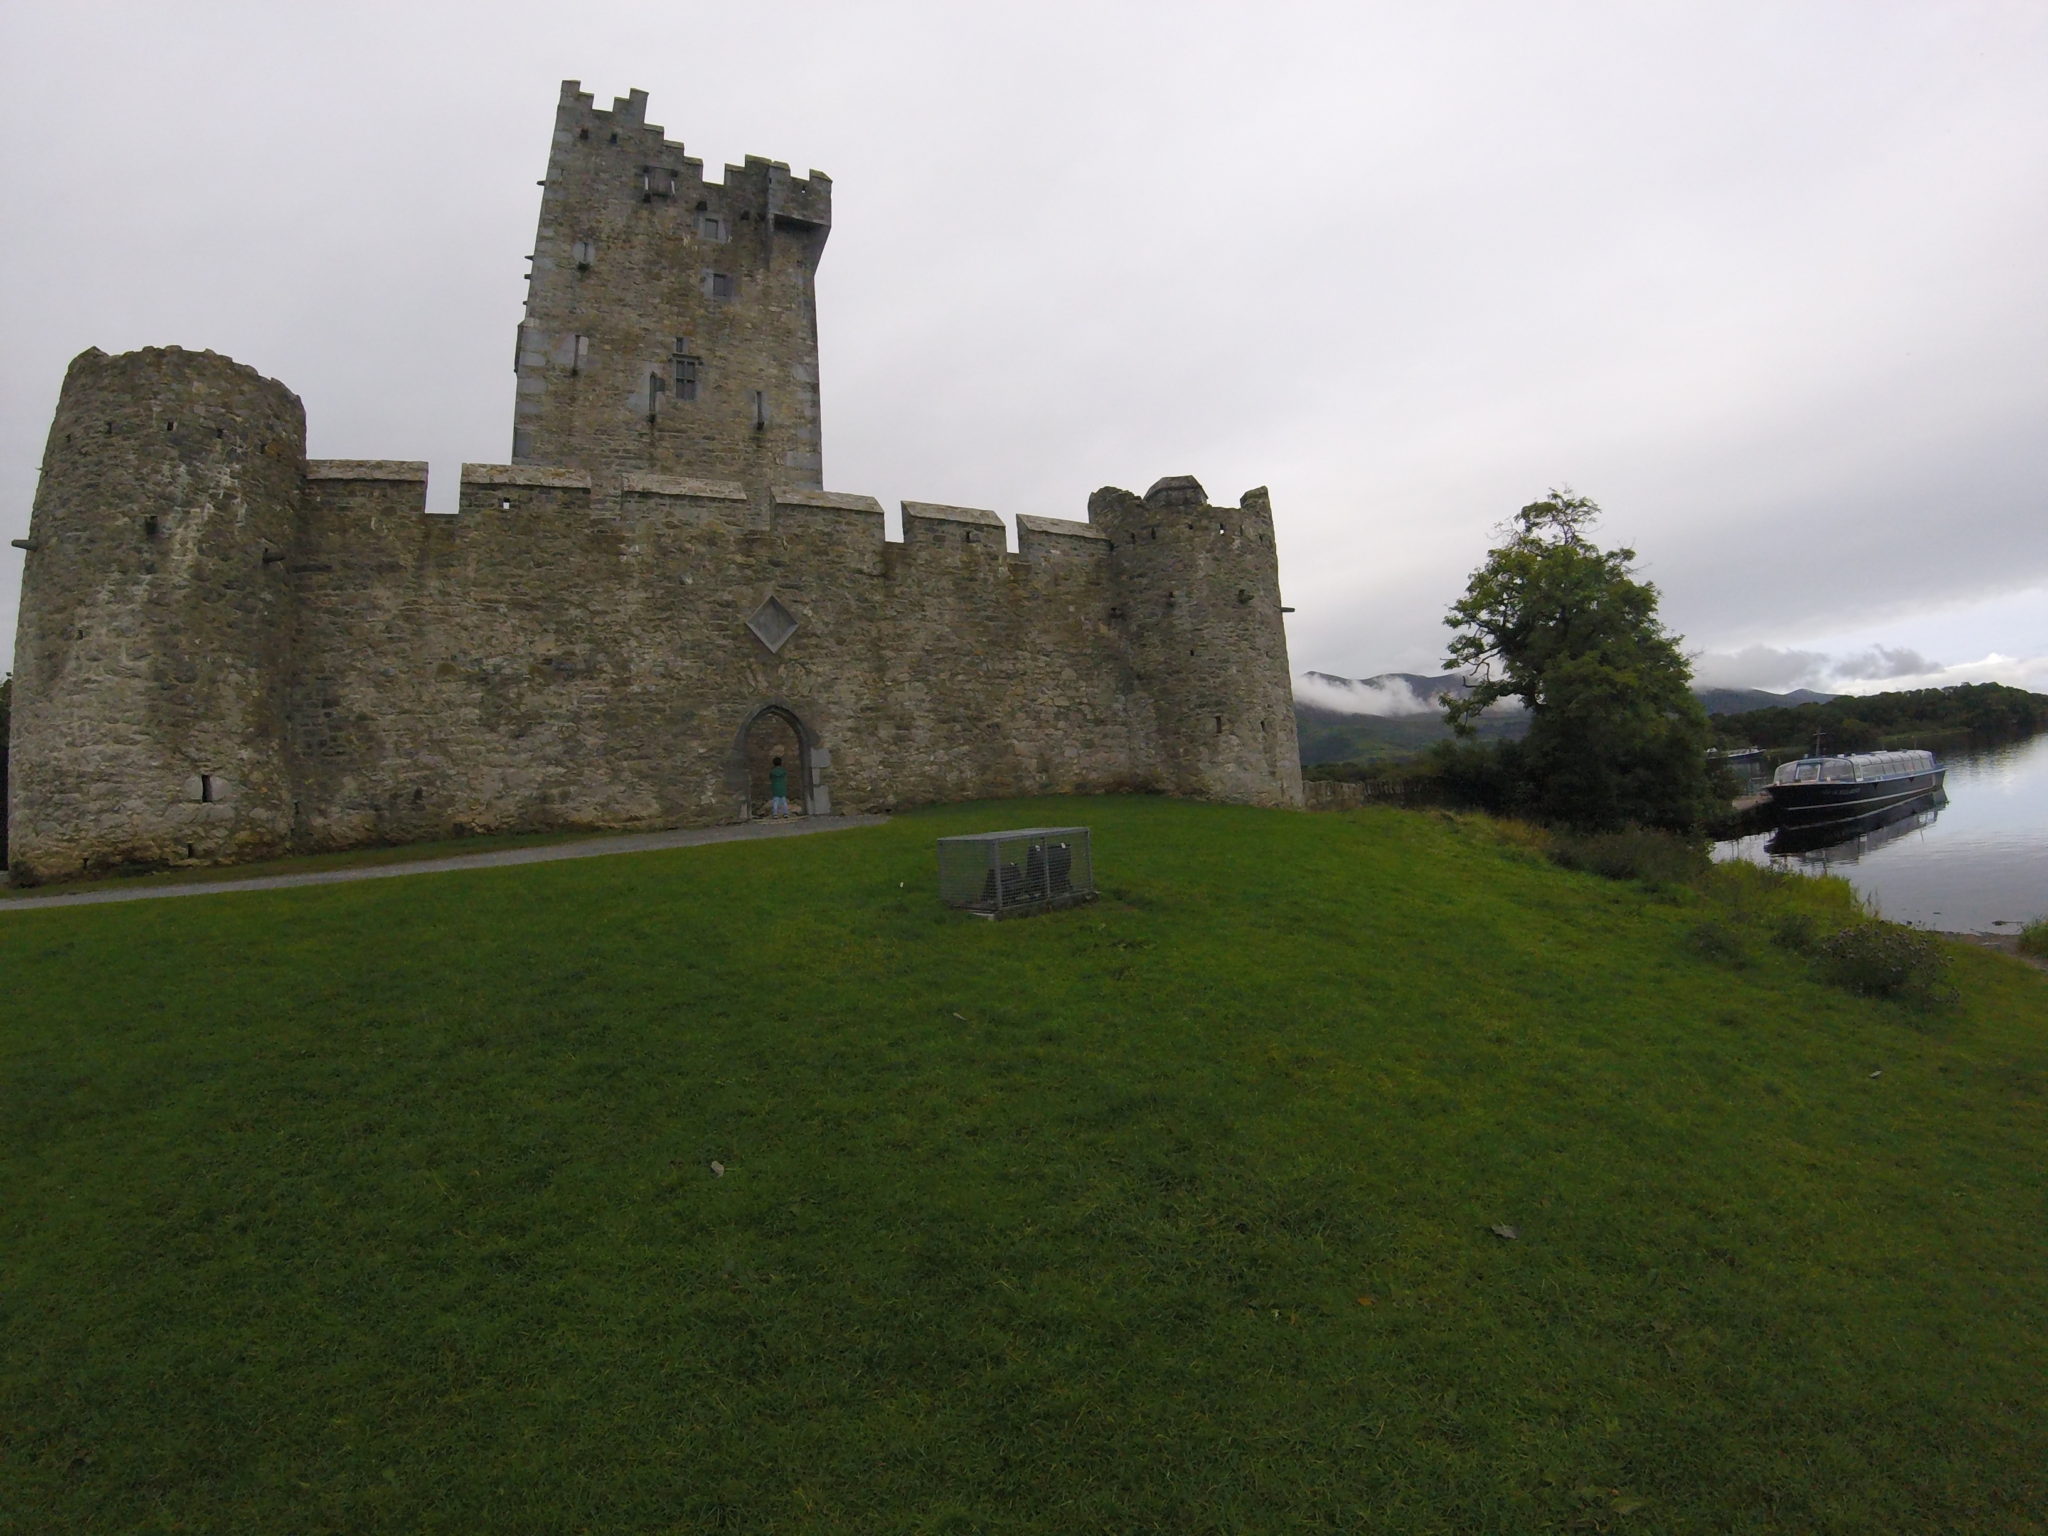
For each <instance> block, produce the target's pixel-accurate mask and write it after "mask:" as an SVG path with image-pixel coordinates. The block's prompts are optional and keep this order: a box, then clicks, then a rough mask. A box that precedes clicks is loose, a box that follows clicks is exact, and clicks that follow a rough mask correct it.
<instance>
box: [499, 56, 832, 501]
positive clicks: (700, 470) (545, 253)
mask: <svg viewBox="0 0 2048 1536" xmlns="http://www.w3.org/2000/svg"><path fill="white" fill-rule="evenodd" d="M544 185H545V188H546V190H545V192H544V193H543V194H542V197H541V208H540V229H539V233H538V234H537V236H536V237H535V240H534V247H533V257H532V260H533V274H532V278H531V283H530V290H529V292H528V295H527V301H526V319H525V321H524V322H523V323H522V324H521V325H520V327H519V345H518V371H519V393H518V401H517V404H516V406H515V407H514V414H513V433H512V460H513V462H514V463H515V464H544V465H551V466H560V467H565V468H574V469H582V470H588V471H589V472H590V473H591V475H592V476H593V477H595V478H596V479H598V480H600V481H605V482H611V483H617V482H618V481H619V480H620V479H621V478H622V477H623V476H625V475H627V474H629V473H634V472H639V473H653V474H656V475H669V476H689V477H692V478H698V479H715V480H722V481H738V482H739V483H741V484H742V485H744V486H746V487H747V488H748V489H749V490H750V491H751V492H753V493H754V494H755V495H756V496H757V497H758V496H763V495H764V493H765V492H766V490H767V489H768V487H770V486H796V487H812V488H816V487H818V486H819V485H821V484H822V480H821V475H822V473H823V471H822V460H821V458H820V445H819V420H818V314H817V301H816V298H815V295H814V291H813V285H812V280H813V277H814V275H815V274H816V272H817V269H818V258H819V256H820V255H821V254H822V253H823V251H824V249H825V237H826V234H827V233H828V232H829V230H830V228H831V224H832V183H831V181H830V180H829V179H827V178H826V177H825V176H823V175H821V174H819V173H818V172H816V171H813V172H812V173H811V175H810V177H809V179H808V180H806V179H804V178H801V177H796V176H792V175H791V174H790V171H789V167H788V166H786V165H783V164H781V163H780V162H778V161H769V160H762V159H757V158H755V157H754V156H751V155H750V156H748V157H747V161H746V164H745V165H741V166H727V167H726V168H725V179H724V181H723V182H716V181H706V180H705V179H704V163H703V161H701V160H694V159H691V158H690V157H689V156H688V155H686V154H684V153H683V146H682V145H680V144H675V143H671V142H669V141H668V140H667V139H666V138H664V137H663V135H662V130H661V129H660V128H659V127H657V126H654V125H652V124H650V123H649V122H648V121H647V93H646V92H645V91H634V92H633V93H632V94H631V95H629V96H626V97H623V98H621V99H619V100H617V101H615V102H613V104H612V108H611V110H610V111H609V112H606V111H601V110H599V109H598V108H596V107H595V106H594V105H593V104H592V99H591V97H590V95H589V94H588V93H587V92H584V91H582V90H580V89H579V88H578V82H576V81H574V80H570V81H565V82H564V83H563V85H562V97H561V102H560V105H559V106H558V107H557V109H556V113H555V138H554V149H553V151H552V153H551V154H550V155H549V157H548V175H547V181H546V182H545V183H544Z"/></svg>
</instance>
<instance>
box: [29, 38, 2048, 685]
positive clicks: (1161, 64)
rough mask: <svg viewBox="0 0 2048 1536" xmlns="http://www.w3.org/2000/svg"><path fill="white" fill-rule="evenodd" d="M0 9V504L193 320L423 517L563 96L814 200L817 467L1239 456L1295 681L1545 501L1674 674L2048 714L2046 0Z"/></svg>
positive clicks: (1070, 463) (1412, 634) (969, 471)
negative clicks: (420, 500)
mask: <svg viewBox="0 0 2048 1536" xmlns="http://www.w3.org/2000/svg"><path fill="white" fill-rule="evenodd" d="M4 15H5V19H4V20H0V29H4V32H0V57H5V58H6V59H7V61H8V63H9V66H10V68H9V71H8V73H9V82H8V89H7V91H6V93H5V95H4V97H0V114H4V121H5V130H6V142H7V143H8V144H9V146H10V151H9V153H8V154H7V155H6V156H5V157H4V158H0V199H4V202H0V206H4V208H5V209H6V213H7V219H6V226H7V229H8V230H9V232H10V234H11V238H10V239H9V240H7V241H6V243H5V253H4V256H0V263H4V268H0V296H4V303H5V312H4V316H0V318H4V321H5V335H6V337H7V340H8V343H9V344H8V346H7V347H6V348H5V349H4V351H0V524H4V525H5V528H6V535H5V536H6V537H9V538H18V537H20V536H22V534H23V533H24V532H25V531H26V529H27V525H28V515H29V506H30V502H31V500H32V498H33V495H34V490H35V482H36V466H37V463H38V462H39V459H40V456H41V453H42V447H43V438H44V434H45V433H46V431H47V430H48V425H49V418H50V413H51V411H52V409H53V407H54V405H55V402H56V395H57V389H58V385H59V383H60V381H61V379H62V377H63V372H64V367H65V364H66V363H67V362H68V360H69V359H70V358H71V357H72V356H73V355H74V354H76V353H77V352H79V351H81V350H83V349H84V348H86V347H88V346H98V347H100V348H102V349H104V350H106V351H109V352H113V351H122V350H127V349H129V348H133V347H138V346H146V345H152V344H155V345H161V344H177V345H180V346H185V347H193V348H200V347H210V348H212V349H214V350H216V351H220V352H225V353H228V354H229V355H231V356H233V357H235V358H237V359H238V360H240V361H242V362H245V363H249V364H251V365H252V366H254V367H256V368H258V369H260V370H261V371H263V372H264V373H266V374H269V375H271V376H273V377H275V378H278V379H281V380H283V381H284V383H286V384H287V385H288V386H290V387H291V388H292V389H293V390H295V391H296V392H297V393H298V394H299V395H300V396H301V397H302V398H303V399H304V400H305V402H306V408H307V414H308V417H309V422H310V437H311V451H312V453H313V455H314V456H316V457H335V458H411V459H427V460H430V461H431V462H432V465H433V476H434V479H433V484H432V488H431V490H430V497H431V499H432V501H433V503H434V504H435V505H436V506H452V504H453V499H454V488H455V484H456V477H457V470H458V466H459V465H460V464H461V463H462V462H463V461H465V460H469V461H482V462H501V461H502V460H503V459H504V458H505V457H506V456H507V455H508V453H509V449H510V441H511V415H512V382H513V377H512V371H511V361H512V340H513V328H514V326H515V324H516V323H517V320H518V318H519V312H520V303H521V300H522V297H523V287H524V285H523V283H522V282H521V276H522V274H523V273H524V271H525V265H524V262H523V261H522V257H523V256H524V254H525V253H526V252H527V251H530V250H531V249H532V240H533V231H534V225H535V222H536V214H537V211H538V197H539V190H538V188H537V187H536V186H535V185H534V183H535V182H536V180H538V179H539V177H540V176H541V175H542V174H543V172H544V170H545V168H546V163H547V152H548V141H549V133H550V130H551V127H552V121H553V112H554V104H555V98H556V93H557V90H558V87H559V82H560V81H562V80H563V79H568V78H574V79H580V80H581V81H582V82H583V85H584V88H585V89H586V90H589V91H592V92H594V93H595V94H596V95H597V97H598V99H599V103H600V104H601V105H602V104H606V103H608V102H609V100H610V99H611V98H612V97H613V96H617V95H623V94H625V92H626V91H627V90H628V89H629V88H633V87H638V88H641V89H644V90H646V91H648V92H649V93H650V96H651V98H652V100H651V102H650V105H649V117H650V119H651V120H652V121H654V122H658V123H661V124H663V125H664V126H665V127H666V128H667V130H668V136H669V137H670V138H671V139H674V140H680V141H682V142H683V143H685V144H687V145H688V146H689V150H690V152H691V153H692V154H694V155H699V156H701V157H703V158H704V159H705V160H706V161H707V163H708V165H709V166H711V167H716V166H718V165H722V164H724V163H726V162H728V161H733V162H736V161H738V160H739V159H740V157H741V156H742V155H743V154H749V153H752V154H759V155H765V156H767V157H769V158H771V159H777V160H786V161H788V162H790V163H791V165H792V166H793V167H794V168H795V169H796V170H798V171H799V172H802V171H804V170H806V169H808V168H809V167H813V166H815V167H817V168H819V169H822V170H824V171H826V172H828V173H829V174H830V175H831V176H832V178H833V187H834V220H835V224H834V228H833V232H832V238H831V242H830V244H829V246H828V247H827V249H826V252H825V259H824V265H823V267H822V269H821V271H820V274H819V307H820V329H821V342H822V351H823V368H824V403H825V478H826V484H827V486H828V487H830V488H832V489H835V490H845V491H858V492H866V493H869V494H872V495H876V496H879V497H880V498H881V499H882V500H883V502H884V503H885V504H887V505H889V506H891V507H893V506H894V505H895V503H896V502H897V501H899V500H903V499H911V500H928V501H940V502H955V503H963V504H966V505H972V506H986V507H992V508H994V509H996V510H997V511H999V512H1001V513H1003V514H1005V515H1006V516H1014V514H1016V513H1019V512H1030V513H1038V514H1042V515H1049V516H1060V517H1083V516H1085V515H1086V512H1085V505H1086V500H1087V496H1088V493H1089V492H1090V491H1091V490H1093V489H1094V488H1095V487H1097V486H1099V485H1103V484H1118V485H1125V486H1129V487H1131V488H1132V489H1135V490H1143V489H1144V488H1145V487H1146V486H1147V485H1149V484H1150V483H1151V482H1152V481H1153V480H1154V479H1156V478H1157V477H1159V476H1161V475H1166V474H1176V473H1192V474H1194V475H1197V476H1198V477H1200V479H1201V480H1202V482H1203V484H1204V485H1206V486H1207V487H1208V488H1209V491H1210V493H1211V496H1212V498H1213V499H1215V500H1218V501H1224V500H1230V501H1234V500H1235V499H1236V497H1237V496H1238V495H1239V493H1241V492H1242V491H1244V490H1245V489H1247V488H1248V487H1250V486H1253V485H1259V484H1265V485H1269V486H1270V487H1271V488H1272V492H1273V500H1274V509H1275V517H1276V520H1277V524H1278V529H1279V540H1280V554H1281V574H1282V580H1283V586H1284V590H1285V596H1286V600H1287V601H1288V602H1289V603H1290V604H1292V605H1293V606H1294V607H1295V608H1296V609H1297V610H1298V611H1297V612H1296V614H1295V615H1294V617H1293V619H1292V620H1291V621H1290V623H1291V628H1290V632H1289V633H1290V650H1291V657H1292V662H1293V667H1294V670H1295V671H1296V672H1302V671H1306V670H1309V669H1311V668H1313V669H1317V670H1321V671H1324V672H1331V673H1337V674H1340V675H1345V676H1361V675H1364V674H1367V673H1372V672H1378V671H1383V670H1395V669H1399V670H1409V671H1422V672H1433V671H1436V670H1438V663H1439V662H1440V660H1441V658H1442V655H1443V643H1444V639H1445V637H1446V632H1445V631H1444V629H1443V628H1442V624H1441V619H1442V615H1443V612H1444V610H1445V608H1446V607H1447V606H1448V605H1449V603H1450V602H1451V601H1452V600H1453V599H1454V598H1455V597H1456V596H1457V595H1458V594H1459V592H1460V591H1461V590H1462V589H1463V585H1464V581H1465V577H1466V576H1467V574H1468V573H1469V572H1470V570H1471V569H1472V567H1473V566H1474V565H1476V564H1477V563H1478V562H1479V561H1480V560H1482V559H1483V558H1484V557H1485V552H1486V549H1487V546H1488V544H1489V542H1491V536H1492V533H1493V530H1494V528H1495V527H1496V525H1498V524H1499V523H1500V522H1501V520H1502V519H1503V518H1505V517H1507V516H1508V515H1510V514H1511V513H1512V512H1513V511H1514V510H1515V508H1517V507H1518V506H1520V505H1521V504H1522V503H1524V502H1526V501H1530V500H1533V499H1535V498H1536V497H1537V496H1539V495H1540V494H1541V493H1542V492H1543V491H1544V490H1545V488H1546V487H1548V486H1552V485H1561V484H1566V483H1569V484H1570V485H1571V486H1573V487H1574V488H1576V489H1577V490H1579V491H1580V492H1582V493H1584V494H1586V495H1589V496H1592V497H1593V498H1595V499H1596V500H1598V501H1599V502H1600V503H1601V504H1602V505H1603V506H1604V507H1605V508H1606V509H1607V517H1606V519H1605V521H1604V523H1603V524H1602V525H1601V528H1600V530H1599V532H1598V533H1597V534H1596V537H1600V538H1601V539H1602V540H1603V541H1604V542H1610V543H1626V544H1629V545H1632V546H1633V547H1635V548H1636V549H1637V550H1638V551H1639V553H1640V556H1641V564H1642V568H1643V570H1644V572H1645V573H1646V574H1647V575H1648V576H1649V577H1650V578H1651V579H1652V580H1654V581H1656V582H1657V583H1658V585H1659V586H1660V587H1661V589H1662V591H1663V593H1664V614H1665V617H1666V620H1667V621H1668V622H1669V624H1670V625H1671V626H1672V627H1673V628H1674V629H1676V630H1678V631H1679V632H1681V633H1683V634H1684V635H1685V636H1686V639H1687V644H1688V648H1689V649H1692V650H1694V651H1697V652H1700V653H1701V655H1700V660H1699V663H1698V665H1699V669H1700V673H1701V676H1702V677H1703V679H1705V680H1708V681H1713V682H1720V683H1743V684H1751V685H1755V686H1762V687H1768V688H1773V689H1787V688H1792V687H1797V686H1801V685H1806V686H1818V687H1834V688H1853V689H1870V688H1875V687H1898V686H1912V685H1914V684H1917V683H1921V682H1927V681H1954V680H1963V679H1993V678H1996V679H2001V680H2005V681H2012V682H2020V683H2024V684H2027V685H2030V686H2032V687H2035V688H2038V689H2043V690H2048V5H2043V4H2041V3H2039V0H2012V3H1970V0H1913V3H1883V0H1854V3H1846V4H1802V3H1798V0H1771V3H1760V4H1752V3H1742V0H1711V3H1697V4H1656V3H1651V0H1626V3H1611V4H1538V3H1531V0H1517V3H1472V4H1457V3H1444V0H1409V3H1401V4H1371V3H1357V0H1351V3H1342V4H1289V3H1270V0H1268V3H1257V4H1253V3H1245V4H1200V3H1187V0H1172V3H1167V0H1157V3H1148V4H1118V3H1114V0H1108V3H1105V0H1091V3H1085V4H1067V3H1061V0H1031V3H1028V4H1024V3H1019V4H1004V3H982V4H972V5H969V4H960V3H946V4H937V3H933V4H922V3H865V0H832V3H775V0H767V3H764V0H751V3H748V4H745V5H734V4H731V3H729V0H728V3H721V4H719V5H715V6H708V5H701V4H695V3H691V0H661V3H658V4H640V3H633V0H585V3H583V4H580V5H573V6H572V5H563V4H559V3H557V4H548V5H540V4H532V3H527V0H490V3H468V0H463V3H434V0H409V3H403V4H362V3H349V0H339V3H333V4H328V5H324V6H320V7H313V6H297V5H280V4H277V3H276V0H265V3H262V4H249V5H242V4H226V3H222V4H206V3H178V0H153V3H149V4H130V3H93V0H70V3H68V4H66V5H64V6H61V7H57V6H38V7H30V6H27V5H24V4H16V5H12V6H9V7H6V9H5V13H4ZM5 553H6V554H7V555H8V556H9V557H10V558H8V559H7V560H5V561H4V562H0V629H4V632H5V633H8V634H11V633H12V630H13V622H14V610H15V602H16V594H17V590H18V585H19V576H20V555H19V552H18V551H6V552H5Z"/></svg>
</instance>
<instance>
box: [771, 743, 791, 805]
mask: <svg viewBox="0 0 2048 1536" xmlns="http://www.w3.org/2000/svg"><path fill="white" fill-rule="evenodd" d="M768 814H769V815H770V816H787V815H788V814H789V770H788V769H787V768H785V767H783V766H782V759H781V758H779V757H778V758H776V759H775V761H774V762H773V763H771V764H770V765H769V767H768Z"/></svg>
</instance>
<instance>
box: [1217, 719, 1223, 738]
mask: <svg viewBox="0 0 2048 1536" xmlns="http://www.w3.org/2000/svg"><path fill="white" fill-rule="evenodd" d="M1216 734H1217V735H1218V736H1221V735H1222V734H1223V717H1222V716H1221V715H1218V716H1217V717H1216Z"/></svg>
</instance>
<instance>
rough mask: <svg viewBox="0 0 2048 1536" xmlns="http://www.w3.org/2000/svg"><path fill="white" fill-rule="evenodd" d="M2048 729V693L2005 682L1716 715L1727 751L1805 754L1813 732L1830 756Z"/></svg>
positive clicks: (1875, 694) (1715, 729)
mask: <svg viewBox="0 0 2048 1536" xmlns="http://www.w3.org/2000/svg"><path fill="white" fill-rule="evenodd" d="M2039 730H2048V694H2039V693H2029V692H2027V691H2026V689H2024V688H2011V687H2008V686H2007V685H2005V684H2004V683H1957V684H1955V685H1954V686H1953V687H1949V688H1914V689H1909V690H1907V691H1905V692H1902V693H1873V694H1870V695H1868V696H1866V697H1864V698H1850V697H1848V696H1846V695H1845V696H1844V697H1842V698H1839V699H1830V700H1828V702H1827V703H1825V704H1797V705H1794V706H1792V707H1791V708H1789V709H1751V710H1745V711H1743V712H1742V713H1741V714H1739V715H1716V716H1714V733H1715V735H1716V736H1717V737H1719V739H1720V742H1721V745H1723V746H1726V747H1742V746H1758V747H1797V748H1799V749H1800V750H1802V751H1810V750H1811V749H1812V747H1813V737H1814V732H1816V731H1818V732H1820V733H1821V735H1822V736H1823V737H1824V738H1825V739H1824V741H1823V742H1822V747H1823V750H1825V751H1829V752H1874V751H1878V750H1881V749H1883V748H1888V747H1910V746H1929V745H1932V744H1933V743H1934V741H1936V740H1938V739H1942V738H1948V739H1960V738H1962V737H1967V736H1993V737H1995V736H2025V735H2030V734H2031V733H2033V732H2035V731H2039Z"/></svg>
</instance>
